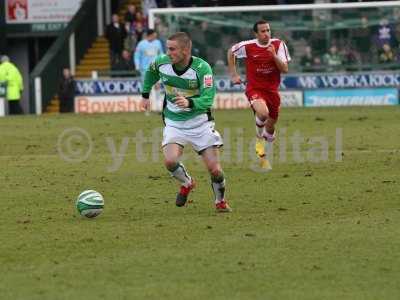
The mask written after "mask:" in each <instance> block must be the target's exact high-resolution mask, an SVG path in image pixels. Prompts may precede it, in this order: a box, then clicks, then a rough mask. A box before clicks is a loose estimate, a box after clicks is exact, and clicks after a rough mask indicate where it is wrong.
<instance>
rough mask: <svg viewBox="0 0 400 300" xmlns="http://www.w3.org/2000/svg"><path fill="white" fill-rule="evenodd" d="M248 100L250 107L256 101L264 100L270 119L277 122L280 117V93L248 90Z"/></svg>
mask: <svg viewBox="0 0 400 300" xmlns="http://www.w3.org/2000/svg"><path fill="white" fill-rule="evenodd" d="M246 96H247V100H249V102H250V105H252V104H253V101H254V100H256V99H259V100H263V101H264V102H265V104H266V105H267V107H268V111H269V117H270V118H272V119H274V120H277V119H278V115H279V109H280V106H281V97H280V96H279V93H278V91H276V92H270V91H268V92H267V91H263V90H248V91H246Z"/></svg>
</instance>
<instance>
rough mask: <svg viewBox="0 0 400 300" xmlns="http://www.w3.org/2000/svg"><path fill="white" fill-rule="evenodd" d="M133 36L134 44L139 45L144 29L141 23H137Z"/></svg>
mask: <svg viewBox="0 0 400 300" xmlns="http://www.w3.org/2000/svg"><path fill="white" fill-rule="evenodd" d="M134 30H135V34H136V44H137V43H139V42H140V41H141V40H143V35H144V31H145V29H144V27H143V25H142V23H137V24H136V26H135V29H134Z"/></svg>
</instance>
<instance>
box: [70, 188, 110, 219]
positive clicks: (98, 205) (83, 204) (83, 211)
mask: <svg viewBox="0 0 400 300" xmlns="http://www.w3.org/2000/svg"><path fill="white" fill-rule="evenodd" d="M76 208H77V209H78V212H79V214H80V215H81V216H84V217H87V218H94V217H97V216H98V215H99V214H101V212H102V211H103V208H104V198H103V196H102V195H101V194H100V193H99V192H96V191H94V190H86V191H84V192H82V193H81V194H80V195H79V196H78V199H77V200H76Z"/></svg>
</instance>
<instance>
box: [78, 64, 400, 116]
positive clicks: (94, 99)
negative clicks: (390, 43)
mask: <svg viewBox="0 0 400 300" xmlns="http://www.w3.org/2000/svg"><path fill="white" fill-rule="evenodd" d="M214 83H215V86H216V88H217V95H216V98H215V101H214V108H215V109H242V108H246V107H248V106H249V104H248V101H247V99H246V97H245V95H244V89H245V86H244V85H243V84H242V85H234V84H233V83H232V82H231V81H230V79H229V77H217V78H215V81H214ZM141 88H142V87H141V82H140V79H139V78H137V79H136V78H133V79H116V78H113V79H96V80H78V81H77V85H76V95H77V96H76V97H75V111H76V112H77V113H102V112H122V111H138V110H139V101H140V99H141V96H140V91H141ZM398 89H400V72H368V73H362V72H360V73H352V74H346V73H335V74H294V75H292V74H291V75H288V76H283V77H282V83H281V86H280V93H281V98H282V106H283V107H285V106H291V107H296V106H297V107H299V106H306V107H312V106H354V105H398V104H399V92H398ZM152 98H154V99H155V100H154V101H153V103H154V104H152V105H153V107H152V110H154V111H159V110H161V107H162V106H161V104H160V103H161V102H162V96H160V93H153V94H152Z"/></svg>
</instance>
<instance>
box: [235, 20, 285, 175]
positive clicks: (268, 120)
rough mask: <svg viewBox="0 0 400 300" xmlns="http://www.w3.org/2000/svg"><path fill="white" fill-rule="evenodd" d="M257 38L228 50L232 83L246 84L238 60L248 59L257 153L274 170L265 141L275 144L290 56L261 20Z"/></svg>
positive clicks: (246, 61)
mask: <svg viewBox="0 0 400 300" xmlns="http://www.w3.org/2000/svg"><path fill="white" fill-rule="evenodd" d="M253 31H254V33H255V36H256V38H255V39H253V40H249V41H242V42H240V43H237V44H235V45H233V46H232V48H231V49H229V50H228V67H229V73H230V75H231V80H232V82H233V83H235V84H240V83H241V82H242V80H241V78H240V76H239V74H238V73H237V71H236V58H244V59H245V64H246V77H247V84H246V96H247V99H248V100H249V102H250V105H251V108H252V109H253V111H254V114H255V119H256V132H257V142H256V153H257V155H258V156H259V157H260V162H261V166H262V167H263V168H268V169H270V168H271V165H270V163H269V161H268V160H267V158H266V156H265V141H267V142H268V143H272V142H273V141H274V140H275V124H276V121H277V120H278V115H279V108H280V104H281V99H280V96H279V92H278V88H279V85H280V82H281V73H287V72H288V63H289V61H290V55H289V52H288V50H287V47H286V45H285V43H284V42H283V41H281V40H279V39H275V38H271V29H270V26H269V24H268V22H266V21H264V20H261V21H258V22H257V23H255V24H254V26H253Z"/></svg>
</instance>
